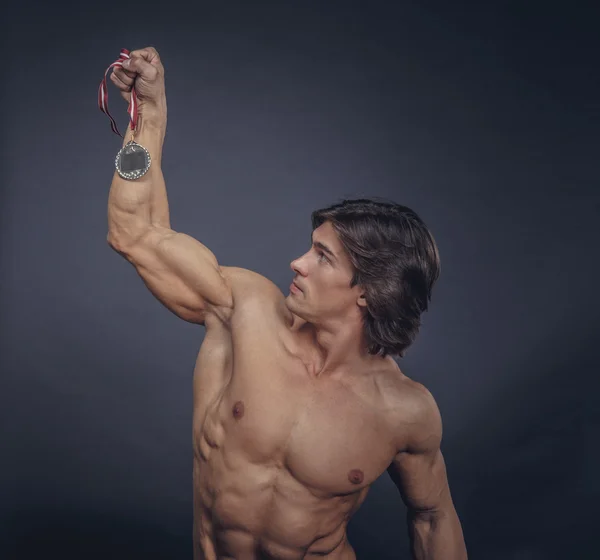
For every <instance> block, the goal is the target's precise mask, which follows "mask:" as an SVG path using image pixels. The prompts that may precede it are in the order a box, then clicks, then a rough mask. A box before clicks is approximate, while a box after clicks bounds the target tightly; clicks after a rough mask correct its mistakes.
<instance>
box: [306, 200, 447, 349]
mask: <svg viewBox="0 0 600 560" xmlns="http://www.w3.org/2000/svg"><path fill="white" fill-rule="evenodd" d="M311 219H312V227H313V230H314V229H316V228H318V227H319V226H320V225H321V224H323V223H324V222H326V221H328V222H331V225H332V226H333V228H334V230H335V231H336V233H337V235H338V237H339V239H340V241H341V243H342V245H343V246H344V249H345V250H346V252H347V254H348V256H349V258H350V261H351V262H352V265H353V267H354V275H353V278H352V281H351V283H350V287H353V286H356V285H359V286H362V287H363V288H364V289H365V298H366V301H367V306H366V312H365V315H364V326H365V335H366V339H367V344H368V351H369V353H370V354H379V355H381V356H386V355H388V354H391V355H395V356H404V353H405V352H406V349H407V348H408V347H409V346H410V345H411V344H412V343H413V341H414V339H415V337H416V335H417V333H418V332H419V328H420V326H421V313H423V312H424V311H427V308H428V305H429V302H430V301H431V290H432V288H433V285H434V284H435V281H436V280H437V279H438V277H439V274H440V257H439V254H438V249H437V246H436V244H435V240H434V239H433V236H432V235H431V233H430V231H429V230H428V229H427V226H426V225H425V224H424V223H423V221H422V220H421V218H419V216H417V214H416V213H415V212H414V211H413V210H411V209H410V208H407V207H406V206H401V205H400V204H396V203H395V202H389V201H379V200H372V199H364V198H361V199H355V200H344V201H342V202H341V203H339V204H334V205H333V206H330V207H329V208H322V209H321V210H315V211H314V212H313V213H312V216H311Z"/></svg>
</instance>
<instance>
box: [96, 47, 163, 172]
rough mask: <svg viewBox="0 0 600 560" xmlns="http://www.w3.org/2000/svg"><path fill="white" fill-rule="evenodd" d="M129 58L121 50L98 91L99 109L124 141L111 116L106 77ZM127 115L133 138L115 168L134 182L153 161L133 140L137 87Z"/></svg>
mask: <svg viewBox="0 0 600 560" xmlns="http://www.w3.org/2000/svg"><path fill="white" fill-rule="evenodd" d="M128 58H130V56H129V51H128V50H127V49H121V54H120V55H119V59H118V60H117V61H116V62H113V63H112V64H111V65H110V66H109V67H108V68H107V70H106V72H105V73H104V79H103V80H102V82H101V83H100V87H99V89H98V107H99V108H100V110H101V111H102V112H103V113H106V115H108V117H109V118H110V126H111V128H112V131H113V132H114V133H115V134H118V135H119V136H120V137H121V138H123V139H124V137H123V135H122V134H121V133H120V132H119V129H118V128H117V123H116V122H115V119H113V118H112V116H111V114H110V113H109V112H108V89H107V87H106V76H107V74H108V72H109V70H110V69H111V68H112V67H113V66H123V62H124V61H125V60H127V59H128ZM127 113H128V114H129V118H130V120H131V133H132V136H131V140H130V141H129V142H127V144H125V146H123V147H122V148H121V149H120V150H119V153H118V154H117V157H116V158H115V168H116V170H117V173H118V174H119V175H120V176H121V177H123V179H128V180H130V181H132V180H134V179H139V178H140V177H142V176H143V175H145V174H146V173H147V172H148V169H150V163H151V161H152V160H151V158H150V152H149V151H148V150H147V149H146V148H144V146H142V145H141V144H138V143H137V142H135V141H134V139H133V135H134V134H135V129H136V126H137V121H138V100H137V93H136V91H135V87H132V88H131V98H130V100H129V107H128V108H127Z"/></svg>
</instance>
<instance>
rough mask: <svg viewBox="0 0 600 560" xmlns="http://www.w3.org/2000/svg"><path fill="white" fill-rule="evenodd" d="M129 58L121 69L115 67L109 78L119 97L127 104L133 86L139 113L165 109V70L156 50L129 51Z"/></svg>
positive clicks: (152, 48) (149, 48)
mask: <svg viewBox="0 0 600 560" xmlns="http://www.w3.org/2000/svg"><path fill="white" fill-rule="evenodd" d="M129 56H130V58H129V60H126V61H124V62H123V68H121V67H118V66H117V67H115V68H114V69H113V72H112V74H111V76H110V79H111V80H112V82H113V84H115V85H116V86H117V88H118V89H119V90H120V91H121V97H123V99H125V101H127V103H129V101H130V99H131V88H132V87H133V86H134V85H135V91H136V93H137V98H138V102H139V106H138V110H139V111H140V113H143V112H144V111H146V110H151V111H152V110H161V109H166V94H165V69H164V67H163V65H162V62H161V61H160V57H159V55H158V52H157V51H156V49H155V48H154V47H146V48H145V49H139V50H136V51H131V52H130V53H129Z"/></svg>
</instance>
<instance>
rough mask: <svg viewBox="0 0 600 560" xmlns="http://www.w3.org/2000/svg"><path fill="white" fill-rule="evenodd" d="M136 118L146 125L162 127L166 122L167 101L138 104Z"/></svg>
mask: <svg viewBox="0 0 600 560" xmlns="http://www.w3.org/2000/svg"><path fill="white" fill-rule="evenodd" d="M138 118H141V119H142V120H143V121H144V123H145V124H147V125H151V126H152V125H153V126H161V127H162V126H164V125H165V124H166V122H167V101H166V100H162V101H159V102H152V103H149V102H147V101H145V102H143V103H140V105H139V107H138Z"/></svg>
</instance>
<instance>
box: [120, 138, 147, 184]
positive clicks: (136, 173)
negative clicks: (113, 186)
mask: <svg viewBox="0 0 600 560" xmlns="http://www.w3.org/2000/svg"><path fill="white" fill-rule="evenodd" d="M150 163H151V160H150V152H148V150H147V149H146V148H144V146H142V145H140V144H138V143H137V142H134V141H133V140H131V141H129V142H128V143H127V144H125V146H123V147H122V148H121V149H120V150H119V153H118V154H117V157H116V158H115V167H116V169H117V173H118V174H119V175H120V176H121V177H123V179H130V180H132V179H139V178H140V177H142V176H143V175H145V174H146V172H147V171H148V169H150Z"/></svg>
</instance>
